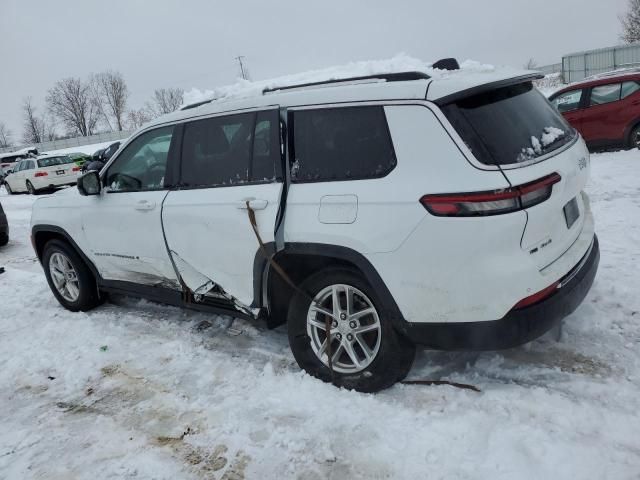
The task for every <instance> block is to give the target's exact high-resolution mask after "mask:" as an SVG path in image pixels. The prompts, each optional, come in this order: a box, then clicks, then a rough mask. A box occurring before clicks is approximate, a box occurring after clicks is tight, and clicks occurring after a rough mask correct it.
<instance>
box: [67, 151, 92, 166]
mask: <svg viewBox="0 0 640 480" xmlns="http://www.w3.org/2000/svg"><path fill="white" fill-rule="evenodd" d="M67 156H68V157H69V158H70V159H71V160H73V162H74V163H75V164H76V165H77V166H79V167H82V166H83V165H84V164H85V163H86V162H90V161H91V160H92V159H93V157H92V156H91V155H87V154H86V153H82V152H74V153H67Z"/></svg>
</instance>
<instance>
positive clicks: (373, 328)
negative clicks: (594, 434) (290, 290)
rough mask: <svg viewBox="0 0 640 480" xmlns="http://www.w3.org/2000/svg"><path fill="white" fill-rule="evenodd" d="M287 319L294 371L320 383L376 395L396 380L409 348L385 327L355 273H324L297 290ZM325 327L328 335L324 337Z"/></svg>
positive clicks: (408, 360)
mask: <svg viewBox="0 0 640 480" xmlns="http://www.w3.org/2000/svg"><path fill="white" fill-rule="evenodd" d="M301 289H302V290H303V291H304V292H308V294H309V295H310V296H311V297H313V302H312V301H311V298H308V297H307V296H305V295H303V294H301V293H297V294H296V295H295V296H294V298H293V300H292V302H291V305H290V308H289V314H288V330H289V344H290V346H291V350H292V352H293V356H294V357H295V359H296V361H297V362H298V365H300V367H301V368H303V369H304V370H306V371H307V372H308V373H309V374H311V375H313V376H314V377H317V378H319V379H321V380H323V381H325V382H330V381H331V379H332V375H331V371H330V370H329V352H330V353H331V358H332V362H331V363H332V369H333V380H334V382H335V384H336V385H338V386H341V387H345V388H348V389H353V390H358V391H361V392H376V391H379V390H382V389H385V388H388V387H390V386H392V385H393V384H394V383H396V382H397V381H399V380H402V379H403V378H404V377H405V376H406V375H407V373H409V370H410V369H411V365H412V363H413V358H414V356H415V346H414V345H413V344H412V343H411V342H409V341H408V340H407V339H405V338H404V337H402V336H401V335H399V334H398V333H397V332H396V331H395V330H394V328H393V326H392V325H391V321H390V320H389V318H387V316H386V314H385V312H384V311H383V310H382V309H381V307H380V305H381V304H380V301H379V299H378V298H377V296H376V293H375V291H374V290H373V288H371V286H370V285H369V284H368V283H367V281H366V280H365V279H364V278H363V277H362V276H361V275H360V274H359V273H357V272H355V271H353V270H349V269H344V268H330V269H327V270H323V271H321V272H318V273H317V274H315V275H312V276H311V277H309V278H308V279H307V280H305V281H304V282H303V284H302V285H301ZM327 321H329V323H330V328H329V330H330V332H331V334H330V335H327V328H326V325H327Z"/></svg>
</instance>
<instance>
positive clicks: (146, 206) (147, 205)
mask: <svg viewBox="0 0 640 480" xmlns="http://www.w3.org/2000/svg"><path fill="white" fill-rule="evenodd" d="M154 208H156V202H150V201H148V200H140V201H139V202H138V203H136V205H135V209H136V210H143V211H146V210H153V209H154Z"/></svg>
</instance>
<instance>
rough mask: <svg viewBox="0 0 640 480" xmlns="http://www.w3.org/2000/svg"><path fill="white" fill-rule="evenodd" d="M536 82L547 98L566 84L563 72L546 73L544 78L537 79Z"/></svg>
mask: <svg viewBox="0 0 640 480" xmlns="http://www.w3.org/2000/svg"><path fill="white" fill-rule="evenodd" d="M534 84H535V86H536V87H538V90H540V91H541V92H542V94H543V95H544V96H545V97H547V98H548V97H550V96H551V95H553V94H554V93H556V92H557V91H558V90H560V89H562V88H564V87H565V86H566V85H565V83H564V80H563V78H562V73H552V74H550V75H546V76H545V77H544V78H541V79H540V80H536V81H535V82H534Z"/></svg>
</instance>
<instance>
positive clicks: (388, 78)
mask: <svg viewBox="0 0 640 480" xmlns="http://www.w3.org/2000/svg"><path fill="white" fill-rule="evenodd" d="M429 78H431V77H430V76H429V75H427V74H426V73H424V72H398V73H378V74H375V75H364V76H361V77H348V78H336V79H333V80H323V81H321V82H310V83H298V84H295V85H282V86H279V87H278V86H276V87H269V88H265V89H264V90H262V93H263V94H265V93H271V92H276V91H278V90H291V89H293V88H307V87H316V86H320V85H332V84H335V83H346V82H357V81H361V80H381V81H385V82H405V81H409V80H427V79H429Z"/></svg>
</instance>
